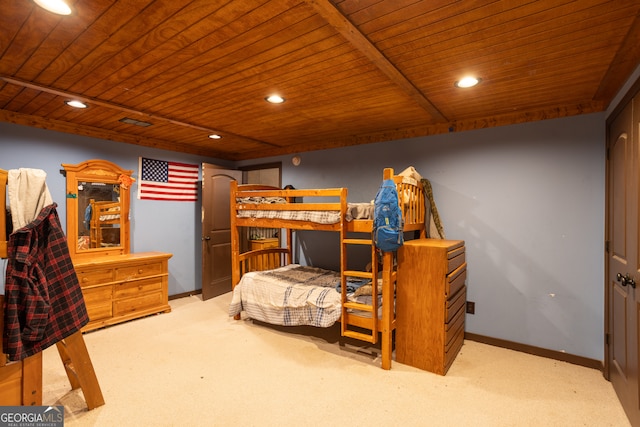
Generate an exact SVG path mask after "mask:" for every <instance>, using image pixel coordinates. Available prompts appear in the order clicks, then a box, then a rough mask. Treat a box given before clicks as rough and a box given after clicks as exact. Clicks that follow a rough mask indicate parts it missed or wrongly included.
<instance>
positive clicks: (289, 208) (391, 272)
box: [230, 168, 426, 369]
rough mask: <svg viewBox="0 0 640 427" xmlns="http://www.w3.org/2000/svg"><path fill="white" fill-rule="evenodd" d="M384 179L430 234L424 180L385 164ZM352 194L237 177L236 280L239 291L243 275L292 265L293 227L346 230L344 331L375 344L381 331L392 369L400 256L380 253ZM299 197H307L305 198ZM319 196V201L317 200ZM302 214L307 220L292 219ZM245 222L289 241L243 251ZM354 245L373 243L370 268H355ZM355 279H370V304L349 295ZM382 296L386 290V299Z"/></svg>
mask: <svg viewBox="0 0 640 427" xmlns="http://www.w3.org/2000/svg"><path fill="white" fill-rule="evenodd" d="M382 178H383V179H392V180H393V181H394V182H395V183H396V187H397V189H398V196H399V203H400V207H401V209H402V212H403V219H404V223H403V227H404V231H405V232H418V233H419V235H420V237H421V238H422V237H425V217H426V205H425V193H424V189H423V186H422V183H421V182H420V181H416V180H413V179H411V178H408V177H406V176H401V175H394V172H393V169H391V168H387V169H384V172H383V177H382ZM347 194H348V191H347V189H346V188H334V189H310V190H281V189H276V188H273V187H267V186H261V185H238V183H237V182H236V181H232V182H231V194H230V204H231V261H232V285H233V288H234V290H235V288H236V286H237V285H238V284H239V283H240V280H241V278H242V277H243V275H245V274H246V273H248V272H253V271H259V270H270V269H275V268H278V267H281V266H286V265H287V264H290V263H291V262H292V242H293V233H292V232H293V230H321V231H334V232H338V233H340V272H339V280H340V318H339V321H340V324H341V333H342V335H343V336H346V337H350V338H355V339H358V340H362V341H366V342H370V343H372V344H376V343H377V342H378V338H379V335H380V336H381V351H382V368H383V369H390V368H391V359H392V336H393V331H394V329H395V327H396V318H395V304H394V298H395V284H396V266H395V263H394V256H395V255H394V253H392V252H383V253H382V254H381V255H380V254H379V251H378V250H377V249H376V247H375V245H374V243H373V242H372V239H371V234H372V228H373V220H372V219H371V218H361V216H360V215H355V216H354V215H352V212H354V209H355V210H358V209H359V207H358V206H357V205H363V204H361V203H360V204H350V203H348V201H347ZM272 198H276V199H278V201H279V202H278V203H272V202H270V201H271V199H272ZM299 200H303V202H302V203H300V202H298V201H299ZM308 200H312V201H311V202H309V201H308ZM316 200H319V201H317V202H316ZM326 200H331V201H328V202H327V201H326ZM248 201H251V202H248ZM256 201H258V202H257V203H256ZM360 207H361V206H360ZM372 211H373V209H371V212H372ZM300 213H302V215H301V216H303V217H305V219H303V220H300V219H292V218H293V217H297V215H298V214H300ZM371 216H372V215H371ZM317 217H321V218H322V220H321V222H317V221H316V220H312V219H308V218H317ZM351 217H353V218H356V219H352V218H351ZM243 227H268V228H281V229H285V230H286V233H285V234H286V245H285V246H284V247H280V248H265V249H258V250H252V251H247V252H244V253H241V250H240V247H241V240H240V236H241V231H240V230H241V229H242V228H243ZM281 243H282V242H281ZM349 245H365V246H369V247H370V248H371V263H370V265H371V268H370V270H369V271H360V270H353V269H350V268H349V267H350V266H349V265H348V263H347V247H348V246H349ZM380 258H381V262H380ZM353 278H356V279H362V280H365V281H368V282H370V286H371V292H370V295H371V298H370V303H362V302H357V301H354V300H353V299H351V298H350V297H349V295H348V293H347V288H348V286H347V285H348V280H349V279H353ZM234 293H235V292H234ZM376 295H381V299H380V304H379V299H378V298H377V297H375V296H376ZM234 298H235V295H234ZM230 314H232V315H235V318H236V319H239V318H240V315H239V314H237V313H230Z"/></svg>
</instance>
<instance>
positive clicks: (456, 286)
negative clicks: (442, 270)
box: [444, 263, 467, 299]
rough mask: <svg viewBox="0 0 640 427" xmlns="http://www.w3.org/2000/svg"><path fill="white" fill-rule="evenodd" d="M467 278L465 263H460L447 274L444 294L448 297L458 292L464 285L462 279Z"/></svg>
mask: <svg viewBox="0 0 640 427" xmlns="http://www.w3.org/2000/svg"><path fill="white" fill-rule="evenodd" d="M466 279H467V263H464V264H462V265H461V266H459V267H458V268H457V269H456V270H454V271H453V272H452V273H450V274H449V275H447V278H446V280H445V284H444V296H445V298H447V299H448V298H450V297H451V296H453V295H455V294H456V293H458V291H459V290H460V289H462V287H463V286H464V281H465V280H466Z"/></svg>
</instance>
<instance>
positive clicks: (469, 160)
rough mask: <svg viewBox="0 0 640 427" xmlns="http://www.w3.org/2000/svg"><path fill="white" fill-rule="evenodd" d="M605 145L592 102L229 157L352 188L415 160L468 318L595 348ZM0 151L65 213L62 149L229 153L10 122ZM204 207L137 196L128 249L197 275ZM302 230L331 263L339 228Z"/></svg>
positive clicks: (130, 162)
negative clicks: (451, 127)
mask: <svg viewBox="0 0 640 427" xmlns="http://www.w3.org/2000/svg"><path fill="white" fill-rule="evenodd" d="M604 147H605V113H599V114H590V115H583V116H578V117H571V118H565V119H556V120H548V121H543V122H537V123H527V124H521V125H515V126H507V127H500V128H492V129H484V130H478V131H469V132H460V133H451V134H446V135H438V136H431V137H425V138H416V139H411V140H402V141H392V142H386V143H379V144H370V145H366V146H360V147H347V148H342V149H335V150H325V151H318V152H311V153H303V154H301V157H302V163H301V165H300V166H298V167H294V166H293V165H292V164H291V162H290V158H291V156H281V157H275V158H269V159H261V160H259V161H252V162H242V163H241V164H238V166H241V165H246V164H255V163H263V162H270V161H282V162H283V173H282V184H283V185H286V184H292V185H294V186H295V187H297V188H305V187H307V188H308V187H315V188H323V187H348V188H349V196H350V197H349V198H350V201H369V200H371V199H373V197H374V195H375V192H376V190H377V188H378V185H379V183H380V181H381V177H382V175H381V174H382V169H383V168H384V167H393V168H395V169H396V170H397V171H400V170H402V169H404V168H405V167H407V166H409V165H412V166H415V167H416V168H417V169H418V171H419V172H420V173H421V174H422V175H423V176H424V177H425V178H428V179H429V180H430V181H431V183H432V185H433V189H434V194H435V199H436V203H437V205H438V209H439V211H440V215H441V217H442V220H443V223H444V227H445V232H446V234H447V237H448V238H451V239H463V240H465V241H466V245H467V261H468V268H469V270H468V271H469V275H468V299H469V300H473V301H475V302H476V314H475V315H473V316H471V315H468V316H467V331H468V332H473V333H477V334H481V335H486V336H490V337H495V338H501V339H506V340H511V341H515V342H519V343H524V344H529V345H534V346H538V347H543V348H548V349H552V350H557V351H566V352H567V353H571V354H575V355H579V356H584V357H588V358H593V359H598V360H602V359H603V342H602V341H603V339H602V337H603V325H604V319H603V313H604V307H603V305H604V301H603V294H604V291H603V275H604V272H603V271H604V268H603V240H604V201H605V197H604V195H605V193H604V183H605V169H604V167H605V156H604V151H605V149H604ZM0 153H1V154H0V167H2V168H4V169H12V168H19V167H33V168H39V169H44V170H45V171H46V172H48V174H49V178H48V184H49V187H50V190H51V192H52V194H53V195H54V199H55V200H56V201H57V202H58V203H59V204H60V205H62V206H61V209H60V214H61V218H62V220H63V221H64V218H65V215H66V212H65V209H64V204H63V203H62V202H63V201H64V198H63V195H64V178H63V177H62V175H60V173H59V170H60V164H61V163H63V162H64V163H78V162H81V161H84V160H87V159H91V158H102V159H106V160H110V161H113V162H115V163H117V164H119V165H120V166H122V167H124V168H126V169H133V170H134V171H135V175H134V176H135V177H137V174H138V171H137V161H138V156H140V155H143V156H148V157H153V158H159V159H163V160H176V161H183V162H191V163H200V162H202V161H208V162H210V163H218V164H221V165H223V166H229V164H225V163H224V162H220V161H216V160H215V159H203V158H199V157H196V156H190V155H181V154H178V153H172V152H165V151H160V150H154V149H149V148H144V147H137V146H133V145H128V144H120V143H113V142H107V141H101V140H96V139H91V138H84V137H79V136H73V135H66V134H62V133H58V132H51V131H44V130H40V129H34V128H27V127H23V126H18V125H12V124H7V123H0ZM134 193H135V188H134ZM199 212H200V204H199V203H184V202H182V203H181V202H152V201H140V200H137V199H136V198H135V197H132V250H133V251H136V252H139V251H147V250H159V251H166V252H172V253H174V258H172V259H171V260H170V262H169V266H170V267H169V270H170V284H169V293H170V294H171V295H173V294H178V293H181V292H186V291H189V290H195V289H200V287H201V285H200V279H201V277H200V255H201V254H200V218H199ZM320 234H323V233H320ZM324 234H331V235H334V234H336V233H324ZM305 239H306V240H305V242H306V244H307V247H308V248H309V254H308V257H309V259H310V260H311V261H312V262H314V263H317V264H318V265H323V264H324V265H331V264H332V263H337V251H338V245H337V236H333V237H329V238H328V239H329V243H327V241H326V239H327V237H324V238H321V237H319V236H315V235H310V236H307V237H306V238H305ZM323 239H324V240H323ZM331 239H334V240H335V241H331ZM315 241H317V242H318V245H317V247H315V246H314V244H313V243H314V242H315ZM325 245H326V246H325ZM325 247H326V248H329V250H326V249H325ZM336 265H337V264H336Z"/></svg>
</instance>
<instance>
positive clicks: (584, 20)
mask: <svg viewBox="0 0 640 427" xmlns="http://www.w3.org/2000/svg"><path fill="white" fill-rule="evenodd" d="M70 6H71V8H72V10H73V14H72V15H70V16H59V15H54V14H52V13H50V12H47V11H45V10H43V9H41V8H40V7H38V6H36V5H35V3H33V2H32V1H26V0H3V2H2V13H1V14H0V28H2V30H0V120H3V121H7V122H13V123H18V124H23V125H29V126H35V127H41V128H47V129H53V130H58V131H62V132H68V133H73V134H79V135H88V136H93V137H98V138H103V139H109V140H114V141H121V142H126V143H131V144H139V145H145V146H153V147H158V148H163V149H168V150H175V151H182V152H187V153H194V154H200V155H205V156H212V157H217V158H221V159H228V160H243V159H254V158H261V157H265V156H271V155H282V154H288V153H300V152H305V151H309V150H318V149H326V148H332V147H340V146H347V145H355V144H365V143H370V142H378V141H387V140H395V139H400V138H408V137H416V136H423V135H430V134H436V133H443V132H451V131H460V130H467V129H475V128H482V127H489V126H500V125H507V124H512V123H520V122H525V121H532V120H543V119H548V118H555V117H564V116H570V115H575V114H585V113H591V112H597V111H603V110H604V109H606V108H607V106H608V105H609V103H610V102H611V100H612V98H613V96H614V95H615V94H616V93H617V91H618V90H619V89H620V87H621V85H622V84H623V83H624V82H625V81H626V79H628V77H629V76H630V75H631V73H632V71H633V70H634V69H635V67H636V66H637V65H638V64H640V2H638V1H620V0H609V1H605V0H580V1H570V0H539V1H527V0H503V1H492V0H465V1H446V0H424V1H417V0H242V1H238V0H236V1H228V0H217V1H213V0H198V1H187V0H183V1H172V0H116V1H114V0H78V1H75V2H73V1H72V2H70ZM467 74H474V75H477V76H479V77H480V78H481V79H482V81H481V83H480V84H479V85H478V86H476V87H474V88H471V89H460V88H457V87H454V82H455V81H456V80H458V79H460V78H461V77H463V76H465V75H467ZM271 93H278V94H280V95H282V96H283V97H285V98H286V102H285V103H283V104H279V105H273V104H268V103H267V102H265V100H264V98H265V97H266V96H267V95H269V94H271ZM69 99H79V100H83V101H85V102H86V103H87V104H88V105H89V107H88V108H87V109H84V110H78V109H73V108H71V107H69V106H67V105H65V104H64V101H65V100H69ZM123 118H131V119H134V120H138V121H142V122H146V123H150V124H151V125H150V126H146V127H142V126H137V125H135V124H127V123H123V122H121V121H120V120H121V119H123ZM213 133H215V134H218V135H220V136H221V137H222V138H221V139H216V140H214V139H210V138H208V135H210V134H213Z"/></svg>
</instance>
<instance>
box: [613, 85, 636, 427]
mask: <svg viewBox="0 0 640 427" xmlns="http://www.w3.org/2000/svg"><path fill="white" fill-rule="evenodd" d="M639 101H640V99H639V97H636V99H635V101H631V102H629V104H628V105H626V107H624V109H623V110H622V112H621V113H620V114H619V115H618V116H616V118H615V119H614V121H612V122H611V123H610V126H609V130H608V139H607V140H608V162H607V186H608V187H607V210H608V211H607V240H608V242H607V245H608V251H607V257H606V260H607V265H606V267H605V271H606V276H607V277H606V307H605V310H606V323H607V324H606V332H607V335H606V341H605V343H606V345H605V349H606V360H605V375H608V378H609V379H610V381H611V383H612V384H613V387H614V389H615V391H616V393H617V395H618V398H619V399H620V402H621V403H622V406H623V407H624V409H625V411H626V413H627V416H628V417H629V420H630V421H631V423H632V425H640V395H639V391H638V386H639V385H640V384H639V381H638V375H639V374H638V373H639V369H640V364H639V359H638V343H639V340H638V332H639V331H638V322H639V321H640V317H639V316H638V312H639V307H640V306H639V304H638V303H639V301H640V295H639V294H640V288H638V287H637V285H636V283H638V282H640V274H639V272H638V267H639V266H638V256H639V253H638V243H639V239H638V219H639V217H638V201H639V200H638V189H639V184H638V179H639V178H640V174H639V173H638V166H639V164H638V152H639V150H638V145H639V144H638V141H639V139H638V134H637V131H636V129H638V125H640V114H639V113H638V109H640V102H639ZM634 102H635V105H634V104H633V103H634ZM634 107H635V108H634ZM634 109H635V113H634Z"/></svg>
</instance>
